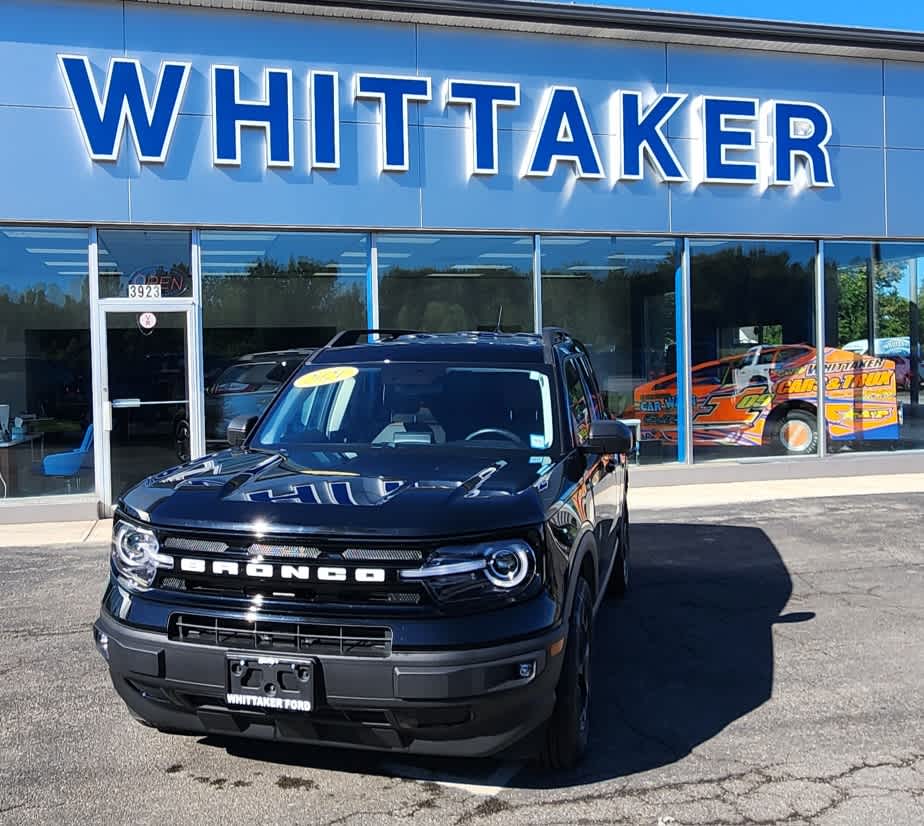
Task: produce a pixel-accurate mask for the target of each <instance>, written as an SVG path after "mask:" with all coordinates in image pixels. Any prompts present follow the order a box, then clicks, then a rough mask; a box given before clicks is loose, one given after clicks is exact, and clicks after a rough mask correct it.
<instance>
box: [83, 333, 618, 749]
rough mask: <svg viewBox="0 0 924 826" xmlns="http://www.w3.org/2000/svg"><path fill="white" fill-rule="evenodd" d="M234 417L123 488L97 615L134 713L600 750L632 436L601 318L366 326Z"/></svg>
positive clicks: (244, 727) (388, 745) (258, 730)
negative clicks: (593, 328) (506, 324)
mask: <svg viewBox="0 0 924 826" xmlns="http://www.w3.org/2000/svg"><path fill="white" fill-rule="evenodd" d="M228 436H229V442H230V443H231V445H232V447H231V448H230V449H228V450H225V451H222V452H220V453H215V454H212V455H210V456H207V457H205V458H204V459H200V460H198V461H195V462H192V463H189V464H186V465H182V466H179V467H175V468H172V469H170V470H167V471H164V472H162V473H159V474H157V475H156V476H152V477H150V478H149V479H147V480H145V481H144V482H142V483H141V484H139V485H138V486H136V487H135V488H133V489H132V490H130V491H128V493H126V494H125V495H124V496H123V497H122V499H121V500H120V501H119V503H118V505H117V509H116V514H115V520H114V528H113V544H112V565H111V578H110V581H109V585H108V587H107V589H106V592H105V595H104V597H103V605H102V610H101V614H100V618H99V619H98V620H97V622H96V625H95V628H94V636H95V639H96V644H97V647H98V648H99V650H100V652H101V653H102V655H103V657H104V658H105V659H106V660H107V662H108V664H109V669H110V671H111V675H112V680H113V683H114V685H115V688H116V691H117V692H118V693H119V695H120V696H121V697H122V699H123V700H124V701H125V703H126V704H127V705H128V707H129V709H130V710H131V712H132V713H133V715H134V716H136V717H137V718H138V719H139V720H140V721H141V722H143V723H147V724H149V725H152V726H156V727H157V728H159V729H162V730H164V731H175V732H176V731H183V732H195V733H203V734H204V733H210V734H225V735H242V736H246V737H257V738H263V739H276V740H287V741H298V742H308V743H331V744H339V745H352V746H358V747H364V748H379V749H394V750H399V751H406V752H412V753H421V754H453V755H472V756H475V755H487V754H492V753H495V752H498V751H500V750H501V749H504V748H505V747H507V746H508V745H510V744H512V743H514V742H516V741H518V740H520V739H521V738H523V737H524V736H525V735H526V734H528V733H530V732H533V731H536V737H535V739H536V741H540V739H541V743H542V747H541V751H542V755H541V756H542V757H544V760H545V762H546V763H547V764H548V765H550V766H553V767H567V766H571V765H573V764H574V763H576V762H577V760H578V759H579V758H580V756H581V755H582V753H583V751H584V749H585V747H586V744H587V736H588V726H589V718H588V712H589V707H590V686H591V679H590V661H591V639H592V631H593V620H594V615H595V612H596V609H597V607H598V606H599V605H600V602H601V600H602V598H603V596H604V594H605V592H606V591H607V590H609V591H610V592H613V593H616V594H622V593H623V592H624V591H625V589H626V587H627V585H628V578H629V567H628V566H629V543H628V536H629V535H628V528H629V524H628V522H629V520H628V511H627V508H626V491H627V471H626V454H627V453H629V452H630V450H631V448H632V435H631V432H630V431H629V429H628V428H627V427H626V426H625V425H624V424H622V423H621V422H619V421H616V420H614V419H611V418H610V417H609V415H608V414H607V411H606V410H605V408H604V406H603V402H602V396H601V394H600V390H599V388H598V386H597V383H596V380H595V378H594V374H593V371H592V369H591V365H590V361H589V358H588V355H587V351H586V350H585V348H584V347H583V346H582V345H581V344H580V343H579V342H578V341H576V340H574V339H572V338H570V337H569V336H568V335H567V334H566V333H565V332H563V331H561V330H558V329H547V330H545V331H544V332H543V334H542V335H541V336H538V335H523V334H505V333H453V334H425V333H411V332H407V331H400V330H391V331H389V330H351V331H347V332H344V333H341V334H339V335H338V336H337V337H336V338H335V339H334V340H332V341H331V342H330V344H328V345H327V346H326V347H324V348H322V349H320V350H318V351H317V352H315V353H313V354H312V355H311V356H309V357H308V358H307V359H306V360H305V361H304V363H303V364H302V365H301V366H300V367H299V368H298V369H297V370H296V371H295V372H294V373H293V375H292V376H291V377H290V378H289V379H288V381H287V382H286V384H285V385H284V386H283V387H282V388H281V389H280V391H279V393H278V394H277V395H276V397H275V398H274V399H273V401H272V403H271V404H270V405H269V406H268V407H267V409H266V410H265V411H264V412H263V414H262V415H261V416H260V417H259V418H256V417H240V418H237V419H235V420H234V421H233V422H232V423H231V425H230V426H229V433H228ZM540 726H544V729H542V730H541V734H540V731H539V728H540ZM530 742H532V739H531V741H530Z"/></svg>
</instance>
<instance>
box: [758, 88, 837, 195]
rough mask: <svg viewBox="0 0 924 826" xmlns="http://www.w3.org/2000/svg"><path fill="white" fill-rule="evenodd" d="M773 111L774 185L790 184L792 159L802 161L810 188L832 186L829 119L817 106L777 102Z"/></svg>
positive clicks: (813, 104) (792, 173) (774, 103)
mask: <svg viewBox="0 0 924 826" xmlns="http://www.w3.org/2000/svg"><path fill="white" fill-rule="evenodd" d="M771 105H772V107H773V109H772V113H773V132H774V143H773V145H774V150H773V154H774V158H773V177H772V179H771V183H773V184H783V185H786V184H791V183H792V182H793V179H794V178H795V172H794V169H793V168H794V166H795V163H794V161H795V159H796V158H802V159H803V160H804V161H805V163H806V166H807V167H808V170H809V180H810V181H811V185H812V186H821V187H827V186H834V178H833V177H832V176H831V158H830V157H829V156H828V148H827V147H828V141H829V140H831V118H830V117H828V113H827V112H826V111H825V110H824V109H822V108H821V107H820V106H819V105H818V104H816V103H804V102H802V101H789V100H776V101H773V103H772V104H771Z"/></svg>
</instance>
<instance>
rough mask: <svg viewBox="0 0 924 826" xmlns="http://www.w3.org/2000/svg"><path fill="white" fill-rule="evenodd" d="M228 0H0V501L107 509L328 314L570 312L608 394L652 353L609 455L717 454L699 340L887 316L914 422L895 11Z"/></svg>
mask: <svg viewBox="0 0 924 826" xmlns="http://www.w3.org/2000/svg"><path fill="white" fill-rule="evenodd" d="M228 5H232V4H228V3H223V2H219V1H218V0H214V2H210V1H209V0H200V2H192V3H190V2H180V0H176V1H175V2H171V1H170V0H160V2H153V1H152V2H134V1H133V0H125V1H124V2H122V0H112V1H111V2H110V1H107V0H28V1H27V0H10V2H7V3H4V4H3V7H2V8H0V150H2V151H0V414H2V413H3V406H4V404H6V405H7V406H8V407H9V408H10V410H9V425H8V426H7V429H6V432H5V433H0V444H4V445H7V446H6V447H0V479H2V484H0V495H4V496H5V498H4V499H3V501H2V503H0V521H3V520H4V519H13V518H15V516H14V512H19V513H24V512H25V506H26V505H27V504H28V505H30V506H31V507H35V506H38V505H40V504H46V505H48V506H49V507H57V508H61V507H64V505H65V504H67V506H68V507H70V508H71V510H72V511H73V512H74V513H76V512H77V510H78V508H84V509H99V508H101V509H102V510H103V511H105V510H106V509H107V508H108V506H109V505H111V503H112V502H113V501H114V499H115V498H117V496H118V494H119V493H120V490H121V488H120V486H121V487H124V486H125V485H126V484H129V483H130V482H131V481H133V480H134V477H133V474H134V476H137V475H138V474H139V473H140V472H141V470H144V471H145V472H149V471H151V470H154V469H157V468H158V467H160V466H165V463H166V462H167V459H168V458H170V457H168V453H169V452H170V451H172V450H179V448H178V442H177V440H178V439H185V440H186V443H187V448H186V449H187V450H188V452H189V453H191V454H192V455H197V454H202V453H203V452H205V451H206V450H207V449H208V448H209V444H208V442H209V441H211V440H212V436H210V431H209V428H210V424H209V422H208V420H207V419H208V415H210V414H209V412H208V410H207V408H208V405H209V398H210V395H209V394H210V393H212V390H214V389H215V387H216V386H223V385H221V382H222V381H224V380H223V379H221V377H222V376H223V375H224V376H226V377H228V376H229V375H230V374H229V373H227V372H226V371H228V370H231V371H232V373H233V372H234V370H236V369H237V370H238V371H239V372H240V371H241V364H242V363H244V362H248V361H249V362H254V363H261V364H263V363H265V364H267V365H269V367H268V369H267V371H266V372H269V371H270V370H271V368H272V365H271V362H274V363H275V362H278V361H279V359H280V357H279V356H278V355H276V356H272V355H271V356H260V357H259V358H257V359H253V358H252V356H254V355H255V354H259V353H267V352H269V353H279V352H282V351H285V350H286V349H287V348H299V347H312V346H317V345H318V344H320V343H323V340H324V339H325V338H327V337H329V335H330V334H331V333H332V332H335V331H336V330H337V329H341V328H342V327H344V326H370V327H376V326H402V327H403V326H411V327H414V328H421V329H456V328H458V327H459V326H464V327H466V328H469V329H472V328H478V327H482V328H486V329H493V328H494V326H496V324H497V322H498V318H500V323H501V326H502V327H504V328H505V329H520V330H522V329H538V328H541V326H543V325H544V324H549V323H554V324H563V325H566V326H568V327H569V328H571V329H574V330H575V332H576V334H577V335H579V337H581V338H582V339H583V340H585V341H586V342H587V343H588V346H589V347H590V348H591V350H592V352H593V353H594V358H595V360H597V359H599V362H600V366H599V368H598V369H599V371H600V372H601V374H602V375H603V377H604V378H603V382H604V385H605V386H604V388H603V389H604V391H605V392H606V393H607V395H608V396H609V400H610V406H611V408H615V410H616V412H617V413H620V412H621V413H623V414H624V415H625V416H626V417H627V418H631V416H632V414H633V411H634V406H633V390H634V388H635V387H637V386H638V385H639V384H641V383H643V382H650V381H652V380H653V379H657V378H658V377H670V376H672V375H675V374H676V375H675V378H674V379H673V386H674V387H675V388H676V393H675V394H674V397H673V402H672V404H673V405H674V406H675V407H676V417H677V419H676V420H677V434H678V435H677V439H676V442H675V443H674V442H672V443H670V444H666V445H664V444H662V445H659V446H657V447H655V446H653V445H652V446H649V447H650V448H651V449H650V450H647V451H646V445H647V443H643V451H642V455H641V456H640V457H639V458H640V462H641V463H642V464H646V463H649V462H651V463H657V464H662V465H671V466H673V465H676V466H677V468H678V473H682V468H683V467H684V466H686V465H689V464H693V463H707V462H712V461H714V460H722V459H741V458H742V457H744V458H746V457H747V450H746V449H743V448H742V449H741V450H739V449H737V448H736V447H735V446H734V445H728V446H727V447H728V450H722V449H719V448H717V449H714V450H712V449H711V450H708V451H707V450H703V449H700V448H699V447H698V446H697V444H696V440H695V438H694V428H695V422H694V419H695V408H696V404H697V396H696V386H697V368H698V366H699V365H701V364H707V363H709V362H710V361H717V360H721V359H724V358H728V357H730V356H732V355H736V354H741V353H746V352H748V351H749V350H752V348H754V347H760V346H767V345H773V346H776V345H789V344H791V345H797V344H807V345H809V346H810V347H816V348H817V347H818V344H819V343H820V342H823V343H824V344H825V345H826V346H829V347H843V346H845V345H847V346H848V347H849V348H850V349H854V350H855V351H856V352H867V353H869V354H875V355H889V353H887V352H884V349H887V348H889V347H891V348H892V350H893V351H894V352H895V353H897V354H898V355H897V358H898V359H902V360H904V361H905V362H907V364H905V365H904V366H902V367H900V368H898V369H900V370H902V369H903V370H906V372H908V373H909V377H908V385H907V388H905V389H904V390H903V391H902V393H903V395H902V404H903V405H904V407H905V413H906V415H905V417H904V419H905V421H908V422H912V423H913V420H914V419H915V415H916V413H917V412H918V406H919V382H918V379H917V376H916V373H917V372H918V371H919V370H920V366H919V355H920V353H919V351H920V320H919V318H918V313H917V306H918V301H919V297H920V296H921V295H922V294H924V279H922V280H921V281H920V282H919V281H918V276H917V265H918V261H919V260H924V243H922V241H924V219H922V217H921V210H920V208H919V202H920V192H921V182H922V181H924V105H922V103H924V91H922V90H924V61H922V58H921V54H924V52H922V51H921V46H922V45H924V37H921V38H920V39H918V38H916V36H914V35H899V34H891V35H889V36H885V35H877V34H876V33H873V32H865V31H862V30H847V29H835V28H825V27H808V26H799V25H790V24H779V25H771V24H766V23H758V22H752V21H740V20H715V19H708V18H697V17H692V16H686V15H668V14H661V13H648V14H642V13H629V12H621V11H619V10H613V9H607V8H601V7H584V6H573V5H561V6H559V5H556V4H546V3H524V2H516V1H514V2H507V1H506V0H502V1H501V2H497V3H477V2H467V1H466V0H457V2H445V3H439V2H410V3H401V4H398V3H390V2H369V3H361V2H357V3H355V4H353V5H344V4H340V3H337V4H333V3H324V2H315V3H298V2H289V3H278V2H274V3H261V2H256V1H255V2H253V3H248V4H246V5H248V6H250V7H252V8H250V9H248V10H233V9H229V8H222V6H228ZM919 40H920V42H918V41H919ZM144 288H148V289H144ZM886 339H889V340H892V343H891V344H886V343H883V342H885V340H886ZM896 342H897V343H896ZM864 348H865V349H864ZM906 351H907V352H906ZM820 352H821V349H820V350H819V353H820ZM820 358H821V356H820V355H819V359H820ZM120 362H121V363H120ZM4 364H6V369H4V368H3V365H4ZM903 375H904V374H903ZM164 377H166V378H164ZM231 378H232V379H233V381H231V379H229V381H230V382H231V385H233V386H232V388H231V389H232V392H233V391H234V388H238V389H239V390H240V392H241V393H244V394H246V393H251V392H253V393H257V392H258V391H259V392H266V391H267V387H268V386H269V385H268V384H267V382H266V381H265V379H266V377H265V376H261V377H259V378H254V377H253V376H249V377H243V376H238V375H237V374H236V373H235V375H234V376H232V377H231ZM216 381H218V382H219V385H216V384H215V382H216ZM234 382H237V384H234ZM226 383H227V382H226ZM670 383H671V382H668V384H670ZM115 385H118V388H116V386H115ZM206 390H208V392H206ZM819 392H820V393H823V392H824V389H823V388H822V389H821V390H820V391H819ZM212 395H216V394H215V393H212ZM217 395H221V393H218V394H217ZM136 402H137V404H136ZM819 403H820V404H821V405H822V406H823V403H824V399H823V398H822V399H819ZM820 409H823V407H822V408H820ZM635 412H637V411H635ZM2 425H3V421H2V416H0V427H2ZM178 427H179V428H180V430H181V431H182V432H178V430H177V428H178ZM183 427H185V430H183ZM14 431H15V432H14ZM916 432H917V431H916V430H914V429H911V430H908V431H907V433H904V434H903V438H902V440H901V442H900V443H899V444H898V445H897V447H899V448H901V449H902V450H909V451H914V450H916V449H917V448H918V447H920V446H921V445H919V444H918V442H917V440H916V438H917V437H916V435H915V434H916ZM922 444H924V443H922ZM892 447H893V448H894V447H896V445H892ZM179 452H180V453H182V450H180V451H179ZM828 452H830V445H827V444H826V440H824V439H820V440H819V444H818V448H817V458H818V459H820V460H821V459H824V458H825V456H826V454H827V453H828ZM855 452H860V451H859V450H857V451H855ZM69 454H73V455H69ZM171 455H172V454H171ZM61 456H65V458H63V459H62V458H60V457H61ZM49 457H51V461H50V462H49V461H48V460H49ZM58 465H60V467H57V466H58ZM56 470H59V471H60V472H59V473H57V474H56V473H55V471H56ZM61 497H66V498H61ZM4 514H5V516H4Z"/></svg>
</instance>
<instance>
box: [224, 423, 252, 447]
mask: <svg viewBox="0 0 924 826" xmlns="http://www.w3.org/2000/svg"><path fill="white" fill-rule="evenodd" d="M256 423H257V417H256V416H235V417H234V418H233V419H231V421H230V422H228V444H229V445H231V447H240V446H241V445H242V444H244V440H245V439H246V438H247V436H248V434H249V433H250V431H251V430H253V426H254V425H255V424H256Z"/></svg>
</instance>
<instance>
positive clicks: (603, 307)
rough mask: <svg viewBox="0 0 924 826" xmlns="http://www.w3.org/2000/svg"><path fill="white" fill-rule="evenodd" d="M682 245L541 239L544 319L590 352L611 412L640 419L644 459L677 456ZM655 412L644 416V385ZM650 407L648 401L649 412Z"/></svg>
mask: <svg viewBox="0 0 924 826" xmlns="http://www.w3.org/2000/svg"><path fill="white" fill-rule="evenodd" d="M679 244H680V242H679V241H676V240H673V239H658V238H654V239H647V238H574V237H543V238H542V320H543V324H546V325H555V326H558V327H563V328H565V329H566V330H568V332H570V333H571V334H572V335H574V336H576V337H577V338H579V339H580V340H581V341H582V342H583V343H584V344H585V345H586V347H587V348H588V350H589V351H590V354H591V361H592V362H593V366H594V371H595V373H596V375H597V378H598V380H599V382H600V387H601V390H602V393H603V396H604V399H605V401H606V404H607V407H608V409H609V412H610V413H611V414H613V415H615V416H619V417H621V418H624V419H635V418H639V419H643V420H644V423H645V425H647V426H645V427H643V428H642V440H643V442H642V444H641V446H640V449H639V460H640V461H642V462H659V461H675V460H676V459H677V410H676V397H677V388H676V380H675V377H676V370H677V367H676V349H677V348H676V326H677V319H676V306H675V291H674V284H675V274H676V269H677V264H678V261H679ZM647 386H651V387H652V388H653V389H654V388H657V391H658V394H659V395H658V400H657V402H656V405H657V410H649V411H648V412H647V414H646V415H645V416H644V417H642V411H641V410H640V407H639V402H640V401H641V399H642V398H644V399H646V400H647V397H648V395H650V394H649V393H647V392H644V391H643V388H644V387H647ZM650 406H651V405H650V404H649V407H650Z"/></svg>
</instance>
